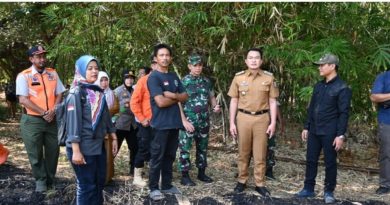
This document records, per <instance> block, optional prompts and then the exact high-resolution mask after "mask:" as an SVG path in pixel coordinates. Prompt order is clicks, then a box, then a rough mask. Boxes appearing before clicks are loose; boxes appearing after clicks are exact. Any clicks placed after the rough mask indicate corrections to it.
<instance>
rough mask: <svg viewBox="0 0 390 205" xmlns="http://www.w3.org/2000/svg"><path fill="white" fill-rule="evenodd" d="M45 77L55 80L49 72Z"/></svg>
mask: <svg viewBox="0 0 390 205" xmlns="http://www.w3.org/2000/svg"><path fill="white" fill-rule="evenodd" d="M47 78H48V80H50V81H52V80H55V78H54V76H53V75H52V74H50V73H48V74H47Z"/></svg>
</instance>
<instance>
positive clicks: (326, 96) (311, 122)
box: [304, 76, 352, 137]
mask: <svg viewBox="0 0 390 205" xmlns="http://www.w3.org/2000/svg"><path fill="white" fill-rule="evenodd" d="M351 97H352V91H351V89H350V88H349V87H348V85H347V84H346V83H345V82H344V81H342V80H341V79H340V78H339V77H338V76H336V77H335V78H333V79H332V80H330V81H329V82H326V81H325V80H323V81H320V82H318V83H317V84H316V85H315V86H314V90H313V95H312V97H311V101H310V105H309V108H308V110H307V120H306V123H305V126H304V129H307V130H309V132H310V133H312V134H316V135H329V136H334V137H337V136H340V135H344V134H345V132H346V130H347V126H348V117H349V109H350V105H351Z"/></svg>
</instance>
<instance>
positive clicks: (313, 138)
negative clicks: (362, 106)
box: [296, 54, 352, 203]
mask: <svg viewBox="0 0 390 205" xmlns="http://www.w3.org/2000/svg"><path fill="white" fill-rule="evenodd" d="M314 64H315V65H318V66H319V67H318V69H319V72H320V76H322V77H324V80H322V81H320V82H318V83H317V84H316V85H315V87H314V90H313V95H312V98H311V101H310V105H309V108H308V114H307V120H306V123H305V127H304V130H303V131H302V140H303V141H307V154H306V175H305V183H304V188H303V189H302V190H301V191H300V192H298V193H297V195H296V196H297V197H302V198H305V197H314V196H315V193H314V186H315V184H316V182H315V178H316V176H317V167H318V158H319V156H320V152H321V149H323V153H324V157H325V158H324V161H325V184H324V199H325V203H334V202H335V201H336V200H335V198H334V196H333V191H334V189H335V187H336V177H337V160H336V158H337V151H338V150H340V149H341V148H342V146H343V143H344V139H345V137H344V134H345V132H346V130H347V124H348V117H349V109H350V103H351V95H352V93H351V89H350V88H349V87H348V85H347V84H346V83H345V82H344V81H342V80H341V79H340V78H339V76H338V75H337V70H338V67H339V59H338V57H337V56H335V55H333V54H325V55H324V56H323V57H322V58H321V59H320V60H319V61H317V62H315V63H314Z"/></svg>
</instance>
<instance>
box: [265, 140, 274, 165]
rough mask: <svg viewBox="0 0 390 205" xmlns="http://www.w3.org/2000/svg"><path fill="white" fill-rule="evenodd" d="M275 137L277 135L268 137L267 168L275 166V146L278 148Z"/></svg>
mask: <svg viewBox="0 0 390 205" xmlns="http://www.w3.org/2000/svg"><path fill="white" fill-rule="evenodd" d="M275 137H276V136H273V137H272V138H271V139H268V146H267V159H266V160H267V161H266V166H267V170H268V169H270V168H272V167H274V166H275V148H276V142H275Z"/></svg>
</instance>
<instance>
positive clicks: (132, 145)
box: [116, 127, 138, 173]
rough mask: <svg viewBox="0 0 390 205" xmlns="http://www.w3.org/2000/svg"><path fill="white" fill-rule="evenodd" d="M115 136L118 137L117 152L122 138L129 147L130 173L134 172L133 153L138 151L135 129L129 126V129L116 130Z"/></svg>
mask: <svg viewBox="0 0 390 205" xmlns="http://www.w3.org/2000/svg"><path fill="white" fill-rule="evenodd" d="M116 136H117V137H118V152H119V149H120V147H121V146H122V143H123V141H124V140H126V142H127V147H128V149H129V155H130V156H129V159H130V162H129V165H130V173H133V172H134V161H135V155H136V154H137V151H138V145H137V130H136V129H134V128H133V127H131V129H130V131H129V130H116Z"/></svg>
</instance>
